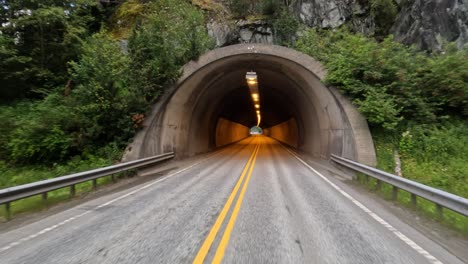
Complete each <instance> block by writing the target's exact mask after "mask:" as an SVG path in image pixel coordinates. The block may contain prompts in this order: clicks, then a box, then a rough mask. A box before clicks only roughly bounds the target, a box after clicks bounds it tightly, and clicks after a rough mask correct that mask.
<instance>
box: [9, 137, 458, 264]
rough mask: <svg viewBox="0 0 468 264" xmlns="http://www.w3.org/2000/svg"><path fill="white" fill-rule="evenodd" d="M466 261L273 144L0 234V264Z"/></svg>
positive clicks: (201, 163)
mask: <svg viewBox="0 0 468 264" xmlns="http://www.w3.org/2000/svg"><path fill="white" fill-rule="evenodd" d="M211 262H214V263H219V262H223V263H448V264H457V263H462V262H461V261H460V260H458V259H457V258H456V257H455V256H453V255H451V254H450V253H449V252H448V251H447V250H445V249H444V248H442V247H441V246H439V245H438V244H436V243H434V242H432V241H431V240H430V239H428V238H426V237H425V236H424V235H423V234H420V233H418V232H417V231H415V230H414V229H412V228H411V227H410V226H408V225H406V224H404V223H403V222H401V221H399V220H398V218H397V217H395V216H392V215H390V214H388V212H386V211H385V209H384V208H379V205H378V204H376V203H374V202H373V201H372V200H370V199H368V198H367V196H366V195H365V194H363V193H356V191H353V190H352V189H351V188H349V187H347V185H346V184H345V183H343V182H341V181H340V180H338V179H336V178H334V177H330V176H324V175H323V174H322V173H320V172H319V171H317V170H315V169H314V168H312V167H310V166H308V165H306V164H305V163H304V162H303V161H301V160H300V158H298V157H296V156H294V155H293V153H290V152H289V151H288V150H287V149H286V148H284V147H283V146H282V145H280V144H278V143H277V142H276V141H273V140H272V139H269V138H266V137H261V136H257V137H251V138H248V139H246V140H244V141H241V142H240V143H237V144H234V145H231V146H229V147H227V148H224V149H222V150H220V151H218V152H215V153H214V154H212V155H210V156H209V157H204V158H203V159H200V160H197V161H194V162H193V164H190V165H187V167H185V168H181V169H179V171H173V172H170V173H168V175H166V176H163V177H162V178H159V179H157V180H154V181H151V182H147V183H144V184H142V185H139V186H135V187H132V188H130V189H127V190H125V191H120V192H117V193H112V194H110V195H106V196H103V197H100V198H97V199H95V200H92V201H89V202H86V203H84V204H81V205H79V206H76V207H74V208H71V209H69V210H66V211H63V212H61V213H58V214H55V215H52V216H49V217H47V218H44V219H42V220H40V221H37V222H34V223H31V224H27V225H25V226H22V227H19V228H17V229H15V230H12V231H8V232H4V233H1V234H0V263H2V264H5V263H60V264H63V263H211Z"/></svg>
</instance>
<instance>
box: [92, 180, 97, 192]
mask: <svg viewBox="0 0 468 264" xmlns="http://www.w3.org/2000/svg"><path fill="white" fill-rule="evenodd" d="M96 189H97V179H94V180H93V191H95V190H96Z"/></svg>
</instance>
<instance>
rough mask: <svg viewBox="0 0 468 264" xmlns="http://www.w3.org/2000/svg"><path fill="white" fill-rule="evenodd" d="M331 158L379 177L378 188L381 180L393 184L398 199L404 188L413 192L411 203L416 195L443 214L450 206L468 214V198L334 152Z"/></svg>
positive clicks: (394, 197)
mask: <svg viewBox="0 0 468 264" xmlns="http://www.w3.org/2000/svg"><path fill="white" fill-rule="evenodd" d="M331 160H332V161H334V162H336V163H338V164H340V165H342V166H344V167H346V168H348V169H351V170H353V171H356V172H361V173H364V174H365V175H368V176H371V177H373V178H375V179H377V188H380V185H381V182H385V183H388V184H390V185H392V186H393V193H392V198H393V200H396V199H397V197H398V190H399V189H402V190H405V191H407V192H409V193H410V194H411V203H412V205H413V206H416V201H417V200H416V197H417V196H419V197H422V198H424V199H426V200H429V201H431V202H434V203H435V204H436V208H437V212H438V214H439V215H440V216H442V208H444V207H445V208H448V209H450V210H453V211H455V212H457V213H460V214H462V215H464V216H468V199H466V198H463V197H460V196H457V195H454V194H451V193H448V192H445V191H442V190H439V189H436V188H433V187H429V186H427V185H424V184H421V183H418V182H414V181H411V180H408V179H405V178H402V177H398V176H396V175H393V174H390V173H387V172H384V171H381V170H378V169H376V168H373V167H370V166H367V165H364V164H361V163H358V162H355V161H352V160H349V159H345V158H342V157H339V156H336V155H334V154H332V155H331Z"/></svg>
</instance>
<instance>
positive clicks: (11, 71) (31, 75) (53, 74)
mask: <svg viewBox="0 0 468 264" xmlns="http://www.w3.org/2000/svg"><path fill="white" fill-rule="evenodd" d="M2 6H3V7H4V8H2V12H0V20H1V21H2V22H3V23H2V24H1V27H0V31H1V32H2V38H3V39H4V40H5V39H6V40H7V41H6V42H5V41H1V47H2V49H4V48H6V49H7V50H10V52H8V53H3V54H2V55H3V56H4V57H5V60H4V62H3V63H2V64H4V65H5V66H7V67H5V68H4V67H2V68H4V69H6V70H4V71H3V70H2V72H1V75H0V81H2V89H1V90H0V95H1V98H2V100H4V101H11V100H15V99H21V98H41V97H42V96H43V95H44V93H47V92H49V91H51V90H53V88H54V87H56V86H57V85H60V84H62V83H64V82H65V81H66V79H67V67H66V66H67V62H68V61H69V60H71V59H75V58H76V57H77V56H78V54H79V52H80V47H81V40H82V39H83V38H85V37H86V36H87V34H88V32H89V31H90V30H91V31H92V30H95V29H96V25H95V24H94V22H95V21H96V17H95V16H92V15H91V14H95V13H96V12H95V11H96V10H97V2H96V1H94V0H80V1H72V0H62V1H59V0H56V1H19V0H16V1H15V0H12V1H7V2H5V3H2ZM8 39H9V40H8ZM13 39H14V42H11V40H13ZM26 63H27V64H26ZM2 66H3V65H2ZM14 80H16V82H15V81H14Z"/></svg>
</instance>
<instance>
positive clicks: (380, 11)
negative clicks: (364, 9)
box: [370, 0, 398, 37]
mask: <svg viewBox="0 0 468 264" xmlns="http://www.w3.org/2000/svg"><path fill="white" fill-rule="evenodd" d="M370 5H371V14H372V16H373V17H374V20H375V26H376V32H375V33H376V36H377V37H385V36H386V35H387V34H388V32H389V30H390V28H391V27H392V25H393V23H394V22H395V18H396V16H397V14H398V8H397V5H396V4H395V2H394V1H393V0H370Z"/></svg>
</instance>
